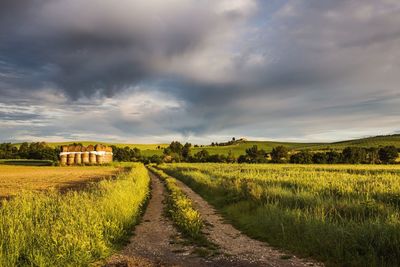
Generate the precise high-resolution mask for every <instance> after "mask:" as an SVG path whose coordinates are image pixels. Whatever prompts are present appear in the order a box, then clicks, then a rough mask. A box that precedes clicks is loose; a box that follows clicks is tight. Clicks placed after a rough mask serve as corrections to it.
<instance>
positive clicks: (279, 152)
mask: <svg viewBox="0 0 400 267" xmlns="http://www.w3.org/2000/svg"><path fill="white" fill-rule="evenodd" d="M288 156H289V150H288V149H287V148H286V147H284V146H277V147H275V148H274V149H272V152H271V158H272V162H274V163H284V162H286V161H287V159H288Z"/></svg>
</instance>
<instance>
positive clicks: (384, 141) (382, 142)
mask: <svg viewBox="0 0 400 267" xmlns="http://www.w3.org/2000/svg"><path fill="white" fill-rule="evenodd" d="M78 142H79V143H82V145H85V146H86V145H90V144H92V145H93V144H96V143H98V142H96V141H78ZM69 143H70V142H64V143H49V145H50V146H52V147H57V146H60V145H65V144H69ZM106 145H115V146H117V147H125V146H128V147H129V148H135V147H136V148H138V149H140V150H141V153H142V154H143V155H144V156H152V155H162V153H163V149H164V148H166V147H167V146H168V144H124V143H106ZM254 145H257V146H258V148H259V149H263V150H265V151H266V152H271V151H272V149H273V148H274V147H277V146H285V147H287V148H289V149H291V150H296V151H299V150H305V149H308V150H312V151H320V150H330V149H333V150H339V151H340V150H342V149H343V148H345V147H348V146H355V147H380V146H390V145H393V146H395V147H397V148H400V135H399V134H396V135H387V136H374V137H367V138H361V139H354V140H345V141H340V142H333V143H301V142H281V141H243V142H238V143H236V144H232V145H227V146H210V145H204V146H203V147H193V148H192V152H193V153H194V154H195V153H197V152H199V151H200V150H202V149H205V150H207V151H208V152H209V153H210V154H223V155H227V154H228V153H229V152H231V153H232V154H233V155H235V156H236V157H238V156H240V155H242V154H244V153H245V150H246V149H248V148H251V147H252V146H254Z"/></svg>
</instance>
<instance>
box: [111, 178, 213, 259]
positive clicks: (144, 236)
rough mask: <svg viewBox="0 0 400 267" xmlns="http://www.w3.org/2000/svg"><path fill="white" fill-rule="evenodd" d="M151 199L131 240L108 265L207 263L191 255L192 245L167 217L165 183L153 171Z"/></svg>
mask: <svg viewBox="0 0 400 267" xmlns="http://www.w3.org/2000/svg"><path fill="white" fill-rule="evenodd" d="M150 177H151V188H152V192H151V199H150V201H149V204H148V206H147V209H146V211H145V214H144V216H143V219H142V222H141V223H140V224H139V225H138V226H136V228H135V233H134V236H132V238H131V239H130V243H129V244H128V245H127V246H126V247H125V248H124V249H123V250H122V251H121V252H120V253H119V254H117V255H114V256H112V257H111V258H110V259H109V261H108V263H107V264H106V266H207V262H206V261H205V260H203V259H202V258H200V257H196V256H192V255H190V254H191V250H192V249H193V247H191V246H190V245H185V244H184V242H183V241H184V240H183V238H182V237H181V236H180V234H179V233H178V232H177V230H176V229H175V228H174V226H173V224H172V222H171V221H170V220H169V219H168V218H166V217H165V216H164V203H163V202H164V197H165V189H164V185H163V184H162V183H161V182H160V180H159V179H158V178H156V177H155V176H154V175H153V174H151V173H150Z"/></svg>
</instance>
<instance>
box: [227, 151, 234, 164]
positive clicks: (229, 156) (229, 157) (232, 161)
mask: <svg viewBox="0 0 400 267" xmlns="http://www.w3.org/2000/svg"><path fill="white" fill-rule="evenodd" d="M226 162H228V163H235V162H236V157H235V155H234V154H233V153H232V150H229V152H228V156H226Z"/></svg>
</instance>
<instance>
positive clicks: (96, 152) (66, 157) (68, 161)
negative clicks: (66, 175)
mask: <svg viewBox="0 0 400 267" xmlns="http://www.w3.org/2000/svg"><path fill="white" fill-rule="evenodd" d="M112 161H113V153H112V148H111V147H109V146H105V145H101V144H97V145H95V146H93V145H89V146H87V147H85V146H80V145H76V146H75V145H69V146H61V152H60V163H61V165H80V164H88V165H89V164H93V165H95V164H104V163H110V162H112Z"/></svg>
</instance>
